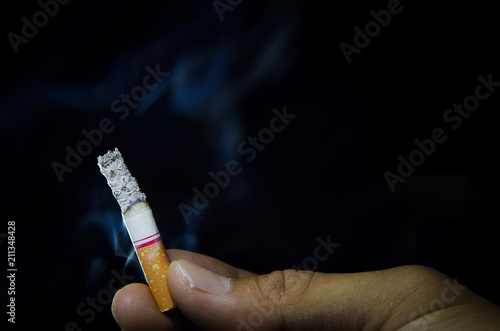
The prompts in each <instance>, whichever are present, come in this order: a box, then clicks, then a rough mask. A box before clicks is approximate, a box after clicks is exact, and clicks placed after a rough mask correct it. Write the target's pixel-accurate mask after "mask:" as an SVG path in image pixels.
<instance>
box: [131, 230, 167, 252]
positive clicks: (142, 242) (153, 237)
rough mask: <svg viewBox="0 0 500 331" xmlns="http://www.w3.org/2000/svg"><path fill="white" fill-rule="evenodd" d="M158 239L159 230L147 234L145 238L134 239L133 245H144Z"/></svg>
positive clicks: (136, 246)
mask: <svg viewBox="0 0 500 331" xmlns="http://www.w3.org/2000/svg"><path fill="white" fill-rule="evenodd" d="M160 240H161V237H160V232H156V233H155V234H152V235H150V236H147V237H146V238H142V239H139V240H136V241H134V246H135V248H141V247H146V246H149V245H152V244H154V243H155V242H158V241H160Z"/></svg>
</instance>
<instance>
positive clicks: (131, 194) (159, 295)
mask: <svg viewBox="0 0 500 331" xmlns="http://www.w3.org/2000/svg"><path fill="white" fill-rule="evenodd" d="M97 161H98V162H97V164H98V165H99V169H100V170H101V173H102V174H103V175H104V177H106V180H107V182H108V185H109V187H110V188H111V191H112V192H113V195H114V197H115V198H116V201H118V204H119V205H120V208H121V210H122V218H123V221H124V222H125V226H126V227H127V231H128V234H129V236H130V239H131V240H132V243H133V245H134V249H135V252H136V254H137V257H138V258H139V262H140V264H141V267H142V271H143V272H144V276H146V280H147V282H148V285H149V288H150V289H151V293H152V294H153V297H154V298H155V301H156V303H157V305H158V308H159V309H160V311H162V312H163V311H167V310H169V309H172V308H174V307H175V304H174V302H173V301H172V297H171V296H170V292H169V291H168V287H167V279H166V277H167V269H168V266H169V265H170V261H169V260H168V257H167V254H166V250H165V247H164V245H163V242H162V240H161V237H160V232H159V231H158V227H157V226H156V222H155V220H154V217H153V213H152V211H151V208H150V207H149V205H148V203H147V202H146V195H145V194H144V193H143V192H142V191H141V189H140V188H139V185H138V184H137V181H136V179H135V178H134V177H132V175H131V174H130V171H129V170H128V168H127V166H126V165H125V163H124V161H123V157H122V155H121V154H120V152H119V151H118V149H117V148H115V150H114V151H108V152H107V153H106V154H104V155H103V156H99V157H98V158H97Z"/></svg>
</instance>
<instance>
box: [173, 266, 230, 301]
mask: <svg viewBox="0 0 500 331" xmlns="http://www.w3.org/2000/svg"><path fill="white" fill-rule="evenodd" d="M172 263H177V265H178V267H179V270H180V271H181V273H182V275H183V276H184V277H185V278H186V279H187V280H188V281H189V285H190V286H191V288H195V289H198V290H201V291H204V292H207V293H210V294H224V293H227V292H228V291H229V288H230V287H231V278H227V277H224V276H221V275H219V274H216V273H215V272H213V271H210V270H208V269H205V268H203V267H200V266H199V265H197V264H195V263H193V262H190V261H188V260H182V259H181V260H177V261H173V262H172Z"/></svg>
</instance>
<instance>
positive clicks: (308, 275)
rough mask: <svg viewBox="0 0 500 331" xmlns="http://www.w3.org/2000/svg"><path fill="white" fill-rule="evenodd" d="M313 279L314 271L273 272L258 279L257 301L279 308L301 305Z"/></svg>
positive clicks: (290, 270)
mask: <svg viewBox="0 0 500 331" xmlns="http://www.w3.org/2000/svg"><path fill="white" fill-rule="evenodd" d="M313 279H314V272H312V271H302V270H301V271H297V270H293V269H287V270H279V271H273V272H272V273H270V274H267V275H262V276H259V277H257V278H256V282H255V286H256V288H255V293H256V294H257V296H258V298H257V299H259V300H265V301H267V302H271V303H273V304H274V305H276V306H278V307H280V306H284V305H286V306H293V305H295V304H297V303H300V301H301V300H302V298H304V296H305V295H306V294H307V292H308V290H309V289H310V287H311V284H312V282H313Z"/></svg>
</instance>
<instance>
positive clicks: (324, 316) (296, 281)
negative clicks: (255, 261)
mask: <svg viewBox="0 0 500 331" xmlns="http://www.w3.org/2000/svg"><path fill="white" fill-rule="evenodd" d="M167 253H168V256H169V258H170V260H171V261H176V260H179V261H186V260H187V261H191V262H193V263H195V264H196V265H198V266H201V267H203V268H205V269H208V270H211V271H213V272H215V273H217V274H219V275H222V276H224V277H228V278H231V285H230V288H229V291H228V292H227V293H224V294H210V293H207V292H204V291H202V290H200V289H198V288H196V287H195V288H192V287H191V285H190V282H189V279H187V278H186V277H185V274H184V273H183V272H182V267H180V266H181V264H182V263H183V262H180V263H178V262H173V263H172V264H171V265H170V267H169V269H168V274H167V282H168V287H169V289H170V293H171V295H172V298H173V300H174V301H175V303H176V305H177V308H176V309H173V310H171V311H168V312H165V313H161V312H160V311H159V310H158V308H157V306H156V303H155V301H154V299H153V297H152V295H151V292H150V290H149V288H148V287H147V286H146V285H144V284H130V285H127V286H125V287H124V288H122V289H120V290H119V291H118V292H117V293H116V294H115V297H114V299H113V304H112V312H113V316H115V319H116V321H117V323H118V325H119V326H120V327H121V328H122V329H124V330H127V331H130V330H189V327H188V325H187V323H186V321H185V319H186V318H187V319H189V320H191V321H192V322H194V323H195V324H196V325H198V326H200V327H201V328H202V329H204V330H280V329H282V330H401V331H408V330H424V329H425V330H472V329H473V330H499V329H500V307H499V306H497V305H495V304H493V303H491V302H490V301H488V300H486V299H484V298H482V297H480V296H478V295H476V294H475V293H473V292H472V291H470V290H468V289H466V288H465V287H463V286H461V285H459V284H458V283H456V281H455V280H453V279H451V278H449V277H447V276H445V275H444V274H442V273H440V272H438V271H436V270H434V269H431V268H427V267H423V266H417V265H411V266H401V267H396V268H392V269H387V270H381V271H372V272H362V273H353V274H325V273H320V272H311V271H295V270H284V271H275V272H272V273H270V274H267V275H256V274H254V273H251V272H249V271H246V270H242V269H238V268H235V267H232V266H230V265H228V264H226V263H224V262H221V261H219V260H216V259H214V258H211V257H209V256H205V255H201V254H196V253H192V252H188V251H182V250H167Z"/></svg>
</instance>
